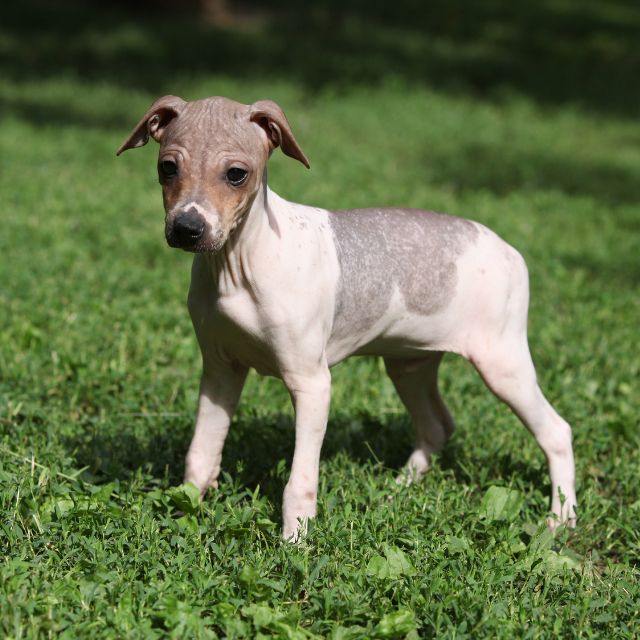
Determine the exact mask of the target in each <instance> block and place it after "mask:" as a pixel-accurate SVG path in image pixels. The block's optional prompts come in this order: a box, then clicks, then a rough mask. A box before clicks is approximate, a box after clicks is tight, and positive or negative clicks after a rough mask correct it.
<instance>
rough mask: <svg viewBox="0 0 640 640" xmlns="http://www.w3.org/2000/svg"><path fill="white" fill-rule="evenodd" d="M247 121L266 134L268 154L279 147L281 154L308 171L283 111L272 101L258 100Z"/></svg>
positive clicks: (303, 156) (305, 158)
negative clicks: (297, 162) (253, 123)
mask: <svg viewBox="0 0 640 640" xmlns="http://www.w3.org/2000/svg"><path fill="white" fill-rule="evenodd" d="M249 120H251V122H255V123H256V124H257V125H259V126H261V127H262V128H263V129H264V131H265V133H266V134H267V141H268V143H269V152H271V151H273V150H274V149H275V148H276V147H281V148H282V152H283V153H285V154H286V155H288V156H289V157H290V158H295V159H296V160H299V161H300V162H302V164H303V165H304V166H305V167H307V169H309V168H310V167H309V161H308V160H307V156H305V155H304V152H303V151H302V149H301V148H300V146H299V145H298V143H297V142H296V139H295V138H294V136H293V132H292V131H291V127H290V126H289V122H288V121H287V117H286V116H285V115H284V111H282V109H281V108H280V107H279V106H278V105H277V104H276V103H275V102H273V101H272V100H258V102H254V103H253V104H252V105H251V107H250V110H249Z"/></svg>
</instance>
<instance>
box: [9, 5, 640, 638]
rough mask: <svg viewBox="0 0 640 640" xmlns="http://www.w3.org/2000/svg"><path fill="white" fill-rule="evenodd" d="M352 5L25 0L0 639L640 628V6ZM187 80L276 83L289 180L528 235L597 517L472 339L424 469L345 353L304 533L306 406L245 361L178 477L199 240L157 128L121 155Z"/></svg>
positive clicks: (556, 380)
mask: <svg viewBox="0 0 640 640" xmlns="http://www.w3.org/2000/svg"><path fill="white" fill-rule="evenodd" d="M286 4H287V3H286V2H281V3H280V5H286ZM326 4H327V6H328V7H329V9H327V10H326V11H325V12H322V11H318V12H316V13H314V14H313V20H311V18H309V21H308V23H307V22H305V23H304V24H302V25H301V24H299V23H296V22H295V20H293V19H292V18H289V19H287V20H285V19H284V18H283V19H282V20H283V23H282V24H281V25H277V24H276V25H273V24H270V23H269V22H268V21H267V22H265V20H266V19H265V18H264V16H262V17H260V16H258V17H257V18H256V17H255V16H253V15H249V16H248V17H245V18H243V19H242V20H240V21H239V22H238V23H237V24H234V25H233V26H230V27H224V28H223V27H212V26H207V25H206V24H201V23H199V24H195V23H191V22H190V21H189V19H188V18H185V17H179V18H175V19H171V18H162V17H158V18H149V17H148V16H147V15H146V14H144V13H143V14H141V15H133V16H132V15H121V14H119V13H117V12H113V13H111V12H108V13H104V14H101V15H98V14H93V13H88V12H87V10H86V9H83V8H82V6H81V5H73V4H71V5H69V6H68V7H67V6H66V5H61V6H60V7H57V8H56V5H55V4H54V3H49V4H46V5H38V4H34V3H33V2H32V1H31V0H28V1H27V2H21V3H15V4H13V6H11V7H10V8H6V9H5V10H3V12H6V16H5V18H3V22H2V24H1V25H0V60H1V61H2V64H3V66H2V68H1V69H0V71H1V74H0V109H2V111H1V113H2V119H1V120H0V149H1V150H2V155H1V159H0V223H1V230H0V255H1V259H0V504H1V505H2V519H1V521H0V554H1V555H0V635H1V636H2V637H8V638H35V637H68V638H79V637H89V636H90V637H93V638H125V637H131V638H140V637H175V638H190V637H194V638H199V637H203V638H207V637H230V638H245V637H247V638H252V637H278V638H307V637H309V638H310V637H331V638H335V639H346V638H368V637H376V638H404V637H408V638H417V637H426V638H430V637H452V638H453V637H455V638H479V637H491V638H493V637H503V638H513V637H531V638H539V637H602V638H614V637H616V638H617V637H627V638H632V637H638V635H640V620H639V617H638V607H639V605H640V586H639V584H640V569H639V566H640V565H639V563H640V526H639V524H640V458H639V453H638V452H639V445H640V432H639V430H638V426H639V425H638V422H639V416H640V403H639V401H638V380H639V379H640V375H639V374H640V358H639V357H638V326H639V319H640V296H639V290H638V289H639V288H638V284H639V282H640V124H639V121H638V117H637V116H638V107H637V105H638V98H639V93H640V92H639V86H640V85H639V83H638V82H637V79H638V77H640V57H639V56H638V54H637V42H638V38H639V37H640V36H639V34H640V10H638V9H637V8H635V5H634V4H633V3H631V2H626V1H625V0H613V1H612V2H609V3H596V2H585V3H572V2H569V1H568V0H563V1H559V2H557V3H551V2H542V3H538V5H539V6H537V8H532V9H529V10H525V9H524V8H521V9H516V8H515V7H519V6H520V3H514V4H513V5H512V4H510V3H507V2H506V0H505V1H504V2H501V1H499V0H492V1H491V2H487V3H486V9H485V10H482V11H481V10H480V9H478V8H477V7H476V4H482V3H471V2H470V1H469V2H464V1H463V0H456V1H455V2H451V3H439V2H437V3H435V4H434V5H433V7H432V8H431V9H430V10H429V12H427V11H426V9H425V15H424V16H421V15H416V14H415V13H414V14H411V15H409V16H406V17H405V18H404V19H401V18H400V17H398V16H395V17H394V16H389V15H387V14H386V13H385V10H384V9H385V7H384V6H383V5H380V6H377V3H373V7H374V9H376V10H377V11H378V13H376V11H375V10H372V11H371V13H370V14H367V13H366V12H364V13H362V14H361V15H368V16H369V17H368V20H364V19H362V18H358V17H357V15H349V14H345V15H344V16H342V18H341V19H340V20H336V21H335V22H334V21H332V19H331V16H332V15H334V14H333V13H332V12H333V11H338V9H336V8H333V9H331V6H332V3H330V2H327V3H326ZM404 5H411V6H413V5H412V4H411V3H410V2H408V0H403V2H401V3H400V6H404ZM336 6H337V5H336ZM483 6H484V5H483ZM52 7H53V8H52ZM434 7H435V8H434ZM467 10H468V11H467ZM363 11H364V10H363ZM483 11H484V13H483ZM401 13H402V12H399V13H398V15H400V14H401ZM277 15H279V14H277ZM283 15H289V14H286V12H285V14H283ZM394 15H395V14H394ZM421 19H422V20H424V25H428V26H425V27H424V28H422V29H421V28H420V20H421ZM412 20H413V21H414V22H415V23H412ZM532 24H535V25H538V27H539V28H540V29H541V31H537V30H536V28H534V27H533V26H531V25H532ZM530 26H531V28H529V27H530ZM279 27H280V28H279ZM327 29H328V30H327ZM634 43H635V44H634ZM305 46H308V49H307V54H305V53H304V51H305V49H304V47H305ZM294 52H295V53H294ZM305 55H306V57H305ZM236 69H237V72H236ZM164 93H174V94H178V95H181V96H182V97H184V98H187V99H194V98H197V97H204V96H207V95H212V94H219V95H226V96H229V97H232V98H234V99H237V100H240V101H245V102H251V101H254V100H256V99H259V98H267V97H268V98H271V99H274V100H276V101H278V102H279V103H280V104H281V105H282V106H283V108H284V109H285V110H286V112H287V114H288V116H289V119H290V121H291V123H292V126H293V129H294V131H295V133H296V136H297V139H298V141H299V142H300V144H301V145H302V147H303V149H304V150H305V152H306V154H307V156H308V157H309V159H310V162H311V165H312V170H311V171H306V170H304V169H303V168H302V167H301V166H300V165H299V163H296V162H294V161H292V160H290V159H288V158H286V157H284V156H282V154H280V153H278V154H274V157H273V160H272V162H271V170H270V174H269V175H270V184H271V187H272V188H273V189H274V190H275V191H277V192H278V193H279V194H280V195H282V196H284V197H286V198H288V199H290V200H294V201H299V202H304V203H309V204H317V205H319V206H324V207H328V208H332V207H349V206H354V207H355V206H370V205H374V204H377V205H394V204H395V205H403V206H412V207H420V208H430V209H435V210H440V211H447V212H450V213H455V214H457V215H462V216H465V217H470V218H473V219H475V220H478V221H480V222H482V223H484V224H486V225H488V226H490V227H491V228H493V229H494V230H496V231H497V232H498V233H499V234H501V235H502V237H504V238H505V239H506V240H507V241H508V242H509V243H511V244H512V245H514V246H515V247H516V248H518V250H519V251H520V252H521V253H522V254H523V255H524V256H525V258H526V260H527V262H528V265H529V270H530V275H531V292H532V293H531V295H532V302H531V312H530V342H531V350H532V353H533V356H534V361H535V362H536V365H537V369H538V375H539V379H540V383H541V386H542V388H543V389H544V390H545V392H546V394H547V396H548V397H549V399H550V400H551V401H552V403H553V404H554V405H555V406H556V408H557V409H558V410H559V412H560V413H561V414H562V415H563V416H565V418H566V419H567V420H568V421H569V422H570V423H571V424H572V426H573V429H574V443H575V454H576V462H577V474H578V501H579V504H580V512H579V525H578V528H577V530H576V531H575V532H567V531H562V532H560V534H559V535H557V536H556V538H555V539H554V538H552V537H551V536H550V534H548V533H547V532H546V530H545V528H544V526H543V523H544V521H545V517H546V509H547V506H548V505H547V497H548V493H549V487H548V478H547V471H546V464H545V460H544V457H543V455H542V453H541V452H540V451H539V449H538V448H537V446H536V444H535V442H534V441H533V439H532V438H531V437H530V435H529V434H528V433H527V432H526V430H525V429H524V428H523V427H522V426H521V425H520V424H519V423H518V421H517V420H516V418H515V417H514V416H513V415H512V414H511V413H510V412H509V411H508V410H507V409H506V408H505V407H504V406H503V405H502V404H501V403H499V402H498V401H497V400H496V399H495V398H493V396H491V394H490V393H489V392H488V391H487V390H486V389H485V387H484V385H483V384H482V382H481V380H480V379H479V376H478V375H477V374H476V373H475V371H474V370H473V368H472V367H471V366H470V365H468V363H466V362H464V361H463V360H462V359H460V358H456V357H453V356H449V357H447V358H446V360H445V363H444V364H443V367H442V374H441V387H442V391H443V395H444V396H445V398H446V400H447V402H448V404H449V406H450V408H451V411H452V413H453V415H454V417H455V418H456V421H457V424H458V429H457V431H456V433H455V435H454V437H453V439H452V441H451V442H450V443H449V445H448V446H447V448H446V450H445V451H444V452H443V453H442V454H441V455H439V456H438V457H437V458H436V459H435V462H434V468H433V470H432V471H431V472H430V473H429V474H428V476H427V477H426V478H425V479H424V481H422V482H421V483H418V484H417V485H415V486H412V487H410V488H402V489H401V488H399V487H397V486H396V485H395V483H394V477H395V474H396V473H397V469H398V468H399V466H400V465H401V464H402V463H403V462H404V459H405V458H406V456H407V455H408V453H409V451H410V447H411V438H412V433H411V426H410V424H409V421H408V418H407V416H406V415H405V413H404V411H403V409H402V406H401V404H400V402H399V400H398V399H397V398H396V396H395V394H394V391H393V389H392V386H391V384H390V382H389V381H388V380H387V379H386V377H385V375H384V370H383V367H382V364H381V362H379V361H377V360H373V359H354V360H351V361H349V362H347V363H344V364H342V365H340V366H338V367H336V368H335V369H334V391H333V405H332V413H331V418H330V424H329V429H328V433H327V439H326V443H325V447H324V449H323V462H322V465H321V481H320V497H319V516H318V518H317V519H316V521H315V522H314V523H313V526H312V528H311V531H310V533H309V535H308V537H307V538H306V540H305V541H304V542H303V543H301V544H300V545H297V546H294V545H291V544H286V543H283V542H282V541H281V540H280V538H279V529H280V501H281V493H282V490H283V487H284V483H285V482H286V478H287V470H288V466H289V462H290V459H291V455H292V447H293V429H292V411H291V408H290V406H289V399H288V395H287V394H286V392H285V390H284V389H283V387H282V385H281V384H280V383H279V382H277V381H275V380H271V379H263V378H260V377H258V376H257V375H255V374H253V373H252V374H251V376H250V378H249V382H248V384H247V387H246V388H245V391H244V394H243V397H242V402H241V405H240V408H239V411H238V413H237V416H236V418H235V420H234V424H233V425H232V429H231V431H230V434H229V438H228V441H227V446H226V448H225V454H224V458H223V478H222V482H221V487H220V490H219V492H218V493H217V494H215V495H212V496H211V497H210V498H209V499H208V500H207V501H206V502H205V503H204V504H203V505H201V506H198V505H195V506H194V505H193V504H192V502H191V500H190V495H189V493H188V491H187V490H184V489H175V488H173V489H172V487H175V486H176V485H178V484H179V482H180V480H181V475H182V470H183V458H184V454H185V452H186V448H187V446H188V443H189V439H190V435H191V430H192V426H193V416H194V410H195V402H196V392H197V384H198V378H199V367H200V362H199V353H198V351H197V347H196V342H195V337H194V335H193V333H192V329H191V325H190V321H189V318H188V314H187V311H186V305H185V300H186V292H187V287H188V279H189V268H190V256H189V255H188V254H186V253H182V252H179V251H175V250H171V249H169V248H168V247H167V246H166V244H165V241H164V236H163V211H162V205H161V198H160V188H159V186H158V185H157V181H156V171H155V159H156V151H157V150H156V148H155V144H154V143H150V144H149V145H148V146H147V147H145V148H144V149H143V150H140V151H136V152H131V153H128V154H125V155H124V156H122V157H121V158H118V159H116V157H115V150H116V149H117V147H118V145H119V144H120V143H121V142H122V140H123V139H124V138H125V137H126V135H127V134H128V132H129V131H130V129H131V128H132V126H133V125H134V124H135V123H136V122H137V120H138V118H139V117H140V116H141V115H142V113H143V112H144V110H145V109H146V108H147V106H148V105H149V104H150V103H151V101H152V100H153V99H155V98H156V97H158V96H159V95H162V94H164ZM496 487H497V488H499V489H496ZM501 490H502V491H503V492H507V491H508V492H509V493H508V497H509V503H508V508H507V509H505V510H504V511H503V512H502V513H497V514H496V513H494V512H493V510H492V509H491V499H492V497H495V496H496V493H500V491H501ZM505 495H506V494H505ZM498 497H499V496H498ZM176 508H182V509H183V510H184V511H186V513H187V515H185V516H184V517H182V518H176V517H175V511H176Z"/></svg>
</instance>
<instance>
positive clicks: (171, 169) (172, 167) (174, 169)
mask: <svg viewBox="0 0 640 640" xmlns="http://www.w3.org/2000/svg"><path fill="white" fill-rule="evenodd" d="M158 168H159V169H160V173H161V174H162V175H163V176H164V177H165V178H174V177H175V176H177V175H178V165H177V164H176V163H175V162H174V161H173V160H163V161H162V162H160V163H159V164H158Z"/></svg>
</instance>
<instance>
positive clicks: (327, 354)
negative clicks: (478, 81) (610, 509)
mask: <svg viewBox="0 0 640 640" xmlns="http://www.w3.org/2000/svg"><path fill="white" fill-rule="evenodd" d="M149 137H151V138H153V139H154V140H155V141H156V142H158V143H159V144H160V153H159V160H158V174H159V180H160V184H161V185H162V195H163V201H164V209H165V213H166V216H165V235H166V239H167V242H168V244H169V245H170V246H171V247H176V248H180V249H184V250H186V251H190V252H193V253H194V254H195V256H194V259H193V265H192V270H191V285H190V289H189V295H188V307H189V312H190V315H191V319H192V322H193V326H194V329H195V332H196V335H197V339H198V342H199V345H200V349H201V352H202V362H203V371H202V379H201V384H200V394H199V403H198V410H197V419H196V425H195V433H194V436H193V439H192V441H191V444H190V447H189V451H188V454H187V458H186V472H185V482H192V483H193V484H195V485H196V486H197V487H198V488H199V489H200V491H201V495H202V496H204V494H205V493H206V491H207V489H208V488H209V487H217V482H218V475H219V473H220V462H221V457H222V449H223V445H224V441H225V437H226V435H227V432H228V429H229V424H230V422H231V418H232V415H233V413H234V410H235V408H236V405H237V402H238V399H239V397H240V393H241V391H242V387H243V384H244V381H245V378H246V375H247V372H248V370H249V368H250V367H253V368H254V369H255V370H256V371H258V373H260V374H264V375H271V376H275V377H277V378H280V379H281V380H282V381H283V382H284V384H285V385H286V387H287V389H288V390H289V393H290V395H291V398H292V402H293V405H294V409H295V451H294V455H293V461H292V464H291V474H290V477H289V480H288V482H287V484H286V487H285V490H284V496H283V537H284V538H285V539H287V540H293V541H295V540H298V539H299V538H300V537H301V536H302V535H304V532H305V531H306V526H307V522H308V519H309V518H312V517H314V516H315V515H316V500H317V492H318V474H319V463H320V450H321V446H322V441H323V438H324V435H325V430H326V427H327V417H328V413H329V403H330V395H331V374H330V368H331V367H332V366H333V365H335V364H337V363H338V362H340V361H342V360H344V359H345V358H346V357H347V356H350V355H354V354H356V355H363V354H366V355H377V356H382V357H383V358H384V362H385V366H386V371H387V373H388V375H389V376H390V378H391V380H392V382H393V384H394V386H395V388H396V390H397V392H398V394H399V396H400V398H401V400H402V402H403V403H404V405H405V406H406V408H407V410H408V412H409V414H410V415H411V418H412V421H413V423H414V425H415V429H416V441H415V449H414V450H413V452H412V453H411V455H410V457H409V460H408V462H407V465H406V473H405V476H404V477H408V478H410V479H415V478H419V477H421V476H422V475H423V474H424V473H425V472H426V471H427V469H428V468H429V465H430V460H431V456H432V454H433V453H434V452H437V451H440V450H441V449H442V447H443V446H444V444H445V442H446V441H447V439H448V438H449V437H450V435H451V433H452V432H453V430H454V422H453V419H452V418H451V415H450V414H449V411H448V409H447V407H446V405H445V403H444V401H443V400H442V398H441V396H440V393H439V391H438V384H437V374H438V367H439V365H440V361H441V359H442V356H443V354H444V353H445V352H453V353H457V354H460V355H461V356H463V357H465V358H467V359H468V360H469V361H470V362H471V363H472V364H473V365H474V366H475V368H476V369H477V370H478V372H479V373H480V375H481V377H482V379H483V380H484V382H485V383H486V385H487V386H488V387H489V389H490V390H491V391H492V392H493V393H494V394H495V395H496V396H497V397H498V398H500V399H501V400H502V401H504V402H505V403H506V404H507V405H508V406H509V407H510V408H511V409H512V410H513V412H514V413H515V414H516V415H517V416H518V418H519V419H520V420H521V421H522V423H523V424H524V425H525V426H526V427H527V428H528V429H529V431H530V432H531V433H532V434H533V436H534V438H535V439H536V441H537V442H538V444H539V446H540V447H541V448H542V450H543V452H544V454H545V456H546V459H547V462H548V466H549V473H550V478H551V487H552V495H551V511H552V514H553V517H551V518H550V519H549V521H548V522H549V526H550V527H551V528H554V527H555V526H557V524H558V523H566V524H568V525H569V526H572V527H573V526H575V523H576V494H575V470H574V460H573V450H572V444H571V428H570V427H569V425H568V424H567V422H566V421H565V420H564V419H563V418H561V417H560V416H559V415H558V413H556V411H555V410H554V409H553V408H552V406H551V405H550V404H549V402H548V401H547V400H546V398H545V397H544V395H543V393H542V391H541V390H540V388H539V386H538V384H537V382H536V373H535V369H534V365H533V362H532V360H531V356H530V353H529V346H528V341H527V312H528V303H529V285H528V272H527V267H526V265H525V262H524V260H523V258H522V257H521V255H520V254H519V253H518V252H517V251H516V250H515V249H513V248H512V247H511V246H509V245H508V244H507V243H505V242H504V241H503V240H502V239H500V238H499V237H498V236H497V235H496V234H495V233H493V232H492V231H490V230H489V229H487V228H486V227H484V226H482V225H481V224H478V223H476V222H472V221H470V220H465V219H463V218H458V217H454V216H450V215H445V214H440V213H434V212H430V211H422V210H416V209H402V208H378V209H353V210H339V211H329V210H325V209H320V208H316V207H310V206H305V205H301V204H294V203H292V202H288V201H286V200H284V199H283V198H281V197H280V196H278V195H277V194H276V193H274V192H273V191H271V190H270V189H269V187H268V186H267V169H266V165H267V160H268V158H269V156H270V155H271V153H272V152H273V151H274V149H276V148H277V147H280V148H281V149H282V151H283V152H284V153H285V154H286V155H287V156H289V157H291V158H294V159H295V160H298V161H299V162H301V163H302V164H303V165H305V166H306V167H307V168H309V162H308V160H307V157H306V156H305V154H304V152H303V151H302V149H301V147H300V145H299V144H298V142H297V141H296V139H295V137H294V135H293V132H292V130H291V127H290V125H289V123H288V121H287V118H286V116H285V114H284V112H283V111H282V109H281V108H280V107H279V106H278V105H277V104H276V103H275V102H272V101H270V100H261V101H258V102H255V103H254V104H251V105H244V104H240V103H238V102H235V101H232V100H229V99H227V98H223V97H211V98H206V99H204V100H196V101H192V102H186V101H184V100H183V99H181V98H179V97H176V96H164V97H162V98H159V99H158V100H157V101H156V102H154V103H153V104H152V105H151V107H150V108H149V110H148V111H147V113H145V115H144V116H143V117H142V119H141V120H140V122H139V123H138V124H137V125H136V126H135V128H134V129H133V131H132V133H131V134H130V136H129V137H128V138H127V139H126V140H125V142H124V143H123V144H122V146H121V147H120V148H119V149H118V152H117V153H118V155H119V154H121V153H122V152H123V151H125V150H127V149H132V148H135V147H140V146H143V145H145V144H146V143H147V141H148V139H149Z"/></svg>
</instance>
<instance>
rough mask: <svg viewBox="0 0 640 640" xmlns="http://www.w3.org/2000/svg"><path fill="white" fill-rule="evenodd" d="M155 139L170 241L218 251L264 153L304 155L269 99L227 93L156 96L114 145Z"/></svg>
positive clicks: (258, 178) (244, 206)
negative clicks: (247, 99) (190, 98)
mask: <svg viewBox="0 0 640 640" xmlns="http://www.w3.org/2000/svg"><path fill="white" fill-rule="evenodd" d="M149 137H152V138H153V139H154V140H155V141H156V142H159V143H160V154H159V157H158V176H159V179H160V184H161V185H162V197H163V201H164V208H165V214H166V216H165V235H166V238H167V242H168V243H169V245H170V246H172V247H179V248H181V249H185V250H187V251H194V252H215V251H219V250H220V249H221V248H222V246H223V245H224V243H225V242H226V241H227V238H228V237H229V234H230V233H231V231H232V230H233V229H234V228H235V227H236V226H238V224H239V223H240V222H241V221H242V220H243V218H244V216H245V215H246V214H247V213H248V212H249V210H250V208H251V205H252V204H253V201H254V199H255V197H256V194H257V193H258V190H259V189H260V186H261V184H262V178H263V174H264V167H265V164H266V162H267V159H268V158H269V155H270V154H271V152H272V151H273V150H274V149H275V148H276V147H281V148H282V151H283V152H284V153H285V154H287V155H288V156H290V157H292V158H295V159H296V160H299V161H300V162H302V164H304V165H305V166H306V167H307V168H308V167H309V162H308V161H307V158H306V156H305V155H304V153H303V151H302V149H301V148H300V147H299V145H298V143H297V142H296V139H295V138H294V136H293V133H292V131H291V127H290V126H289V123H288V122H287V118H286V116H285V115H284V112H283V111H282V109H281V108H280V107H279V106H278V105H277V104H276V103H275V102H272V101H270V100H260V101H259V102H256V103H254V104H252V105H244V104H240V103H238V102H234V101H233V100H228V99H227V98H220V97H214V98H206V99H204V100H196V101H194V102H185V101H184V100H183V99H182V98H178V97H176V96H164V97H162V98H160V99H158V100H156V101H155V102H154V103H153V104H152V105H151V107H150V108H149V110H148V111H147V113H145V115H144V116H143V118H142V120H140V122H139V123H138V124H137V125H136V127H135V128H134V130H133V131H132V132H131V135H130V136H129V137H128V138H127V139H126V140H125V141H124V143H123V144H122V146H121V147H120V148H119V149H118V152H117V154H118V155H120V154H121V153H122V152H123V151H126V150H127V149H133V148H135V147H141V146H143V145H145V144H146V143H147V142H148V140H149Z"/></svg>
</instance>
